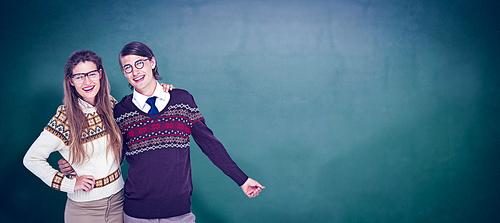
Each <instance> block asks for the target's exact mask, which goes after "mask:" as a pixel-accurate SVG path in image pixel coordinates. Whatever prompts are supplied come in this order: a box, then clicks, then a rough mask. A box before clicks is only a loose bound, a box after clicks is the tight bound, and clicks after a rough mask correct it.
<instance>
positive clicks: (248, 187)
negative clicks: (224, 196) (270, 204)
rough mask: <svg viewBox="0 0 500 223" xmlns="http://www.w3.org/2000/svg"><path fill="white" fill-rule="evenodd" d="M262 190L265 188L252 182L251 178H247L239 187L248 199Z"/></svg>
mask: <svg viewBox="0 0 500 223" xmlns="http://www.w3.org/2000/svg"><path fill="white" fill-rule="evenodd" d="M264 188H266V187H264V186H262V185H260V184H259V182H257V181H255V180H253V179H252V178H248V179H247V181H245V183H244V184H243V185H241V189H242V190H243V193H245V194H246V195H247V196H248V197H249V198H252V197H256V196H257V195H259V193H260V191H261V190H262V189H264Z"/></svg>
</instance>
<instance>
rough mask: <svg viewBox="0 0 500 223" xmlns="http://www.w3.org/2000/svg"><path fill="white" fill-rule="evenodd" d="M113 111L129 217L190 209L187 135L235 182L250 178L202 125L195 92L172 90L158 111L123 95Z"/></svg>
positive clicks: (174, 213)
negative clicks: (123, 162) (124, 166)
mask: <svg viewBox="0 0 500 223" xmlns="http://www.w3.org/2000/svg"><path fill="white" fill-rule="evenodd" d="M114 115H115V120H116V122H117V123H118V126H119V127H120V129H121V132H122V135H123V143H124V147H123V149H124V153H125V155H126V159H127V162H128V163H129V165H130V168H129V170H128V175H127V180H126V182H125V187H124V191H125V193H124V196H125V202H124V207H123V210H124V211H125V213H126V214H127V215H129V216H132V217H136V218H148V219H151V218H168V217H173V216H178V215H182V214H186V213H188V212H190V211H191V194H192V191H193V185H192V180H191V162H190V152H189V136H190V135H191V136H192V137H193V139H194V140H195V142H196V143H197V144H198V146H199V147H200V148H201V150H202V151H203V153H204V154H205V155H207V156H208V158H209V159H210V160H211V161H212V162H213V163H214V164H215V165H216V166H217V167H218V168H220V169H221V170H222V171H223V172H224V173H225V174H226V175H228V176H229V177H231V179H233V180H234V181H235V182H236V183H237V184H238V185H239V186H241V185H243V183H245V181H246V180H247V178H248V176H247V175H246V174H245V173H244V172H243V171H241V169H240V168H239V167H238V166H237V165H236V163H235V162H234V161H233V160H232V159H231V157H230V156H229V154H228V153H227V151H226V149H225V148H224V147H223V145H222V144H221V143H220V142H219V140H217V139H216V138H215V136H214V135H213V133H212V131H211V130H210V129H209V128H208V127H207V126H206V124H205V120H204V118H203V116H202V115H201V113H200V112H199V110H198V107H197V106H196V103H195V101H194V99H193V96H191V94H189V92H187V91H185V90H181V89H174V90H172V91H171V92H170V101H169V102H168V104H167V106H166V107H165V109H163V110H162V111H161V112H159V113H158V114H156V115H150V114H147V113H144V112H142V111H141V110H139V109H138V108H137V107H136V106H135V105H134V104H133V102H132V95H128V96H125V97H124V98H123V99H122V100H121V102H120V103H118V104H117V105H116V106H115V109H114Z"/></svg>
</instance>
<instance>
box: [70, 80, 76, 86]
mask: <svg viewBox="0 0 500 223" xmlns="http://www.w3.org/2000/svg"><path fill="white" fill-rule="evenodd" d="M69 84H70V85H71V86H73V87H74V86H75V83H73V80H71V78H70V79H69Z"/></svg>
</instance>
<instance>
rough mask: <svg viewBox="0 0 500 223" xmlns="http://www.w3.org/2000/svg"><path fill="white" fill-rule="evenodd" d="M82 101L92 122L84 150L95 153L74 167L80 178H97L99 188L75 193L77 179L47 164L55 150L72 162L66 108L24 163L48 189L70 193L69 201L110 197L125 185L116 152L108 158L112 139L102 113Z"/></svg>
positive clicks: (88, 129) (50, 124) (60, 111)
mask: <svg viewBox="0 0 500 223" xmlns="http://www.w3.org/2000/svg"><path fill="white" fill-rule="evenodd" d="M113 100H114V99H113ZM79 101H80V107H81V109H82V111H83V112H84V114H85V116H86V117H87V122H88V126H87V128H86V129H85V130H84V132H83V135H82V138H83V141H84V148H85V149H86V151H87V154H92V156H91V158H90V159H89V160H87V161H86V162H85V163H83V164H81V165H73V169H74V170H75V172H76V173H77V174H78V175H92V176H94V179H95V180H96V185H95V188H93V189H92V190H90V191H88V192H84V191H83V190H78V191H74V188H75V183H76V178H73V179H69V178H67V177H65V176H64V175H63V174H62V173H61V172H59V171H57V170H56V169H54V168H53V167H52V166H51V165H50V164H49V163H48V162H47V158H48V157H49V155H50V154H51V153H52V152H55V151H58V152H59V153H60V154H61V155H62V157H63V158H65V159H66V160H68V161H69V160H70V159H69V135H70V131H71V130H70V129H69V124H68V119H67V118H66V110H65V107H64V106H63V105H61V106H59V108H58V109H57V112H56V115H54V117H52V119H51V120H50V121H49V123H48V124H47V125H46V126H45V128H44V130H43V131H42V133H41V134H40V136H39V137H38V138H37V139H36V140H35V142H33V144H32V145H31V147H30V148H29V150H28V151H27V152H26V155H25V156H24V159H23V164H24V166H26V168H28V170H30V171H31V172H32V173H33V174H35V175H36V176H37V177H39V178H40V179H41V180H42V181H43V182H44V183H45V184H47V185H48V186H50V187H52V188H53V189H56V190H60V191H64V192H67V195H68V198H70V199H71V200H73V201H76V202H84V201H93V200H99V199H102V198H106V197H109V196H111V195H113V194H115V193H117V192H119V191H120V190H121V189H122V188H123V185H124V182H123V178H122V176H121V175H120V165H119V164H118V163H117V162H116V161H115V157H114V155H113V153H112V152H110V153H109V154H108V155H106V146H107V145H108V141H107V138H108V137H106V136H107V133H106V129H105V128H104V126H103V123H102V120H101V118H100V116H99V114H98V113H97V111H96V109H95V108H94V107H93V106H92V105H90V104H88V103H87V102H85V101H83V100H81V99H80V100H79Z"/></svg>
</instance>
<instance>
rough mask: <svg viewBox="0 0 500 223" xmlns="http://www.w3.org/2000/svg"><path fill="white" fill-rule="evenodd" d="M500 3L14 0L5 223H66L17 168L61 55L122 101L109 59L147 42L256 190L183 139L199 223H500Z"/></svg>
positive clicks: (5, 57)
mask: <svg viewBox="0 0 500 223" xmlns="http://www.w3.org/2000/svg"><path fill="white" fill-rule="evenodd" d="M498 10H499V3H493V2H486V1H463V0H459V1H439V2H434V1H390V0H379V1H373V0H357V1H347V0H344V1H342V0H341V1H316V0H313V1H306V0H297V1H284V0H279V1H229V0H219V1H210V0H185V1H120V2H112V1H104V2H102V1H95V2H93V1H90V2H89V1H81V2H80V1H77V2H74V1H72V2H62V1H59V2H58V1H53V2H50V1H49V2H46V1H44V2H39V1H35V2H32V1H21V2H19V1H15V2H9V3H6V5H5V6H4V7H3V9H2V11H3V13H1V18H2V21H3V23H2V24H3V25H4V28H2V38H1V41H2V44H1V45H2V46H3V47H2V62H3V63H2V65H3V66H2V71H3V74H2V75H1V76H2V78H3V79H2V80H3V81H2V82H3V86H2V87H1V88H0V95H1V97H2V98H1V102H2V114H3V115H2V121H1V122H0V131H1V134H0V147H1V148H2V151H3V159H2V161H1V162H0V170H1V171H0V176H1V180H2V184H1V186H0V190H1V191H2V192H3V193H2V194H1V195H0V200H1V201H2V203H3V205H2V207H3V208H2V209H1V210H0V221H1V222H62V221H63V213H64V205H65V202H66V195H65V194H64V193H62V192H58V191H55V190H52V189H50V188H49V187H47V186H46V185H45V184H44V183H43V182H42V181H41V180H39V179H38V178H37V177H36V176H34V175H33V174H31V173H30V172H29V171H28V170H27V169H26V168H25V167H24V166H23V165H22V157H23V156H24V154H25V152H26V151H27V149H28V148H29V147H30V145H31V143H32V142H33V141H34V140H35V139H36V138H37V136H38V135H39V134H40V132H41V131H42V129H43V127H44V126H45V125H46V124H47V122H48V121H49V119H50V118H51V117H52V116H53V115H54V114H55V111H56V109H57V106H58V105H60V104H61V101H62V96H63V95H62V94H63V90H62V77H63V67H64V64H65V63H66V60H67V58H68V56H69V55H70V54H71V52H73V51H75V50H80V49H88V50H92V51H94V52H96V53H97V54H98V55H100V56H101V57H102V58H103V61H104V67H105V69H106V72H107V74H108V76H109V78H110V82H111V85H112V95H113V96H114V97H115V98H117V99H121V98H122V97H123V96H125V95H127V94H130V93H131V90H130V89H129V88H128V86H127V85H128V84H127V80H126V79H125V78H124V77H123V74H122V73H121V72H120V69H119V65H118V53H119V51H120V50H121V48H122V47H123V46H124V45H125V44H127V43H129V42H131V41H141V42H144V43H146V44H147V45H149V46H150V47H151V48H152V49H153V51H154V53H155V55H156V59H157V61H158V68H159V72H160V75H161V76H162V77H163V80H161V82H163V83H171V84H173V85H174V86H175V87H177V88H182V89H186V90H188V91H189V92H190V93H192V94H193V95H194V98H195V100H196V102H197V104H198V106H199V108H200V111H201V113H202V114H203V115H204V117H205V119H206V122H207V124H208V126H209V127H210V128H211V129H212V130H213V131H214V133H215V136H216V137H217V138H218V139H219V140H220V141H221V142H222V143H223V144H224V145H225V147H226V149H227V150H228V152H229V154H230V155H231V156H232V158H233V159H234V160H235V161H236V163H237V164H238V165H239V166H240V167H241V168H242V169H243V171H245V172H246V173H247V174H248V175H249V176H250V177H252V178H254V179H256V180H258V181H259V182H260V183H262V184H263V185H264V186H266V189H264V190H263V191H262V193H261V194H260V195H259V196H258V197H256V198H252V199H249V198H247V197H246V196H245V195H244V194H243V193H242V191H241V189H240V188H239V187H238V186H237V185H236V184H235V183H234V182H233V181H232V180H231V179H230V178H229V177H227V176H225V175H224V174H223V173H222V172H221V171H220V170H219V169H217V167H215V166H214V165H213V164H212V163H211V162H210V160H208V158H207V157H206V156H205V155H203V153H202V152H201V151H200V150H199V148H198V147H197V146H196V145H195V143H194V141H191V142H192V143H191V145H192V148H191V159H192V167H193V184H194V192H193V197H192V211H193V213H194V214H195V215H196V217H197V222H200V223H203V222H227V223H230V222H231V223H232V222H495V221H498V220H500V215H499V214H498V213H499V212H498V210H499V208H500V203H499V201H500V197H499V193H498V192H497V191H498V188H500V180H499V179H500V178H499V177H500V176H499V174H500V164H499V163H500V162H498V158H499V157H500V152H499V149H498V148H499V145H500V143H499V139H500V131H499V128H498V126H499V124H500V122H499V111H500V110H499V106H500V103H499V102H500V100H499V99H500V96H499V95H500V94H499V93H500V92H499V90H500V78H499V76H500V73H499V64H500V63H499V62H500V61H499V59H500V58H499V57H498V52H499V50H500V47H499V46H500V45H499V37H500V31H499V30H500V29H499V28H498V22H499V21H500V20H499V17H498V15H497V14H498ZM58 158H59V157H58V154H54V156H51V157H50V159H49V161H50V162H51V163H53V164H54V163H55V162H56V161H57V159H58ZM127 168H128V167H127V164H125V165H124V169H125V170H126V169H127ZM125 176H126V174H125Z"/></svg>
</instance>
